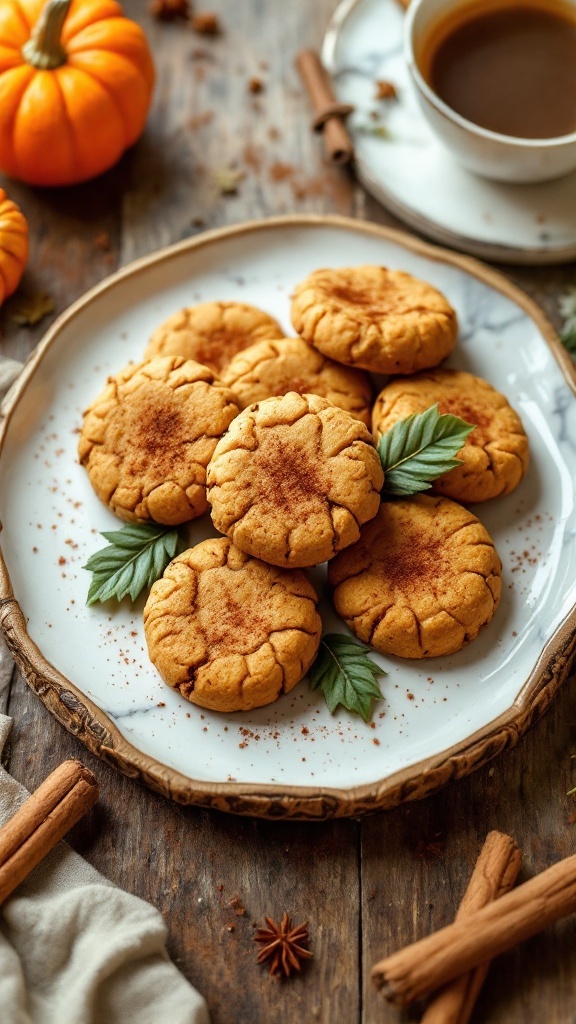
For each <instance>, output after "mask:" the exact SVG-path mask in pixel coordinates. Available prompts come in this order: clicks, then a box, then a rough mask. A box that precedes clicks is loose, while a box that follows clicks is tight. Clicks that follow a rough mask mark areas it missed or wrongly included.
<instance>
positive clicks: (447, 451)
mask: <svg viewBox="0 0 576 1024" xmlns="http://www.w3.org/2000/svg"><path fill="white" fill-rule="evenodd" d="M472 430H474V424H473V423H466V422H465V420H461V419H460V417H459V416H452V415H450V414H449V413H445V414H442V415H440V413H439V411H438V405H437V404H436V405H432V406H431V407H430V409H427V410H426V412H419V413H413V414H412V416H407V417H406V419H403V420H399V421H398V423H395V424H394V426H393V427H392V428H391V429H390V430H388V431H387V432H386V433H385V434H384V435H383V437H382V438H381V439H380V443H379V445H378V453H379V455H380V459H381V462H382V468H383V470H384V475H385V479H384V491H387V492H388V494H396V495H399V496H400V495H401V496H404V497H407V496H408V495H410V494H417V493H418V492H419V491H427V490H429V488H430V487H431V486H432V483H433V482H434V480H436V479H437V478H438V477H439V476H442V474H443V473H447V472H448V470H450V469H454V467H455V466H459V465H460V464H461V461H462V460H461V459H457V458H456V455H457V454H458V452H459V451H460V449H461V448H463V447H464V444H465V443H466V439H467V437H468V435H469V434H470V433H471V431H472Z"/></svg>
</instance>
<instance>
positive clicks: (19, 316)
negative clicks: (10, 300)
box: [12, 292, 56, 327]
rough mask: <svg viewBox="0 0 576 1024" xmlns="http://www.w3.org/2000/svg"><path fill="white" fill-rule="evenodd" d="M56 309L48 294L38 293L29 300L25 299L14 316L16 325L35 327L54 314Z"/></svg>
mask: <svg viewBox="0 0 576 1024" xmlns="http://www.w3.org/2000/svg"><path fill="white" fill-rule="evenodd" d="M55 308H56V305H55V302H54V299H53V298H52V296H51V295H48V292H38V293H37V294H36V295H32V296H31V297H30V298H29V299H24V300H23V301H22V302H21V303H20V305H19V306H18V307H17V309H16V312H15V313H14V314H13V316H12V320H13V321H14V323H15V324H19V325H20V326H21V327H34V326H35V324H39V323H40V321H41V320H43V319H44V317H45V316H48V315H49V314H50V313H53V312H54V310H55Z"/></svg>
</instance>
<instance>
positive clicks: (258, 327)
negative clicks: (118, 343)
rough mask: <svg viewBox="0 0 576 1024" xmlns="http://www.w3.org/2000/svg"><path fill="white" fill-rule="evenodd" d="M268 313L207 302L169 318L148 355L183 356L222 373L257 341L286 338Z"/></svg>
mask: <svg viewBox="0 0 576 1024" xmlns="http://www.w3.org/2000/svg"><path fill="white" fill-rule="evenodd" d="M283 335H284V332H283V331H282V329H281V328H280V325H279V324H277V323H276V320H274V319H273V318H272V317H271V316H269V315H268V313H264V312H263V311H262V310H261V309H256V307H255V306H247V305H246V304H245V303H243V302H203V303H201V304H200V305H199V306H189V307H188V308H187V309H181V310H180V311H179V312H178V313H174V315H173V316H171V317H168V320H165V321H164V323H163V324H161V325H160V327H158V328H157V330H156V331H154V334H153V335H152V337H151V339H150V342H149V345H148V348H147V349H146V351H145V353H144V355H145V357H146V359H151V358H152V357H153V356H183V357H184V359H195V360H196V361H197V362H198V363H202V364H203V365H204V366H209V367H210V369H211V370H214V371H215V372H216V373H218V374H219V373H220V371H221V370H222V367H223V366H226V365H227V363H229V362H230V360H231V359H232V357H233V356H235V355H236V353H237V352H240V351H241V350H242V349H243V348H248V346H249V345H253V344H254V343H255V342H257V341H262V340H264V339H267V338H282V337H283Z"/></svg>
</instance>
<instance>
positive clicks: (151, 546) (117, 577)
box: [82, 523, 180, 605]
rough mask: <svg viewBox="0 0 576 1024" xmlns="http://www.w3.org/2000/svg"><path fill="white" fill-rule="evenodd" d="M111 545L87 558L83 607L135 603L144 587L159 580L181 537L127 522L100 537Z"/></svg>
mask: <svg viewBox="0 0 576 1024" xmlns="http://www.w3.org/2000/svg"><path fill="white" fill-rule="evenodd" d="M102 536H103V537H105V538H106V540H109V541H110V544H109V546H108V547H106V548H101V549H100V551H96V552H95V553H94V554H93V555H91V556H90V558H89V559H88V561H87V562H86V565H84V566H83V567H82V568H83V569H87V570H88V571H89V572H91V573H92V580H91V582H90V588H89V590H88V597H87V600H86V604H88V605H91V604H96V602H97V601H100V602H103V601H109V600H110V599H111V598H112V597H115V598H116V600H117V601H121V600H122V598H123V597H126V595H127V594H129V595H130V600H131V601H135V600H136V598H137V597H138V594H140V592H141V591H142V590H144V588H145V587H148V588H150V587H151V586H152V584H153V583H154V582H155V580H157V579H159V578H160V576H161V575H162V573H163V572H164V569H165V568H166V566H167V565H168V562H170V561H171V559H172V558H174V555H175V554H176V549H177V547H178V541H179V539H180V535H179V532H178V530H177V529H174V527H171V526H152V525H149V524H147V523H129V524H128V525H127V526H125V527H124V528H123V529H122V530H113V531H108V532H107V533H103V534H102Z"/></svg>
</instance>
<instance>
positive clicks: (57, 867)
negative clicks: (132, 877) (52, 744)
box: [0, 715, 208, 1024]
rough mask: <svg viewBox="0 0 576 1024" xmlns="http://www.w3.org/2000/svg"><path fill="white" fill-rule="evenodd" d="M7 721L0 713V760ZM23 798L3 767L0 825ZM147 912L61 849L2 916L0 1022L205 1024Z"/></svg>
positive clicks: (160, 927)
mask: <svg viewBox="0 0 576 1024" xmlns="http://www.w3.org/2000/svg"><path fill="white" fill-rule="evenodd" d="M10 725H11V720H10V719H9V718H6V716H5V715H0V755H1V753H2V750H3V748H4V745H5V742H6V738H7V736H8V733H9V731H10ZM27 796H28V794H27V792H26V790H25V789H24V787H23V786H21V785H20V784H19V783H17V782H16V781H15V780H14V779H13V778H11V776H10V775H8V773H7V772H6V771H5V770H4V769H3V768H2V767H0V825H2V824H4V822H5V821H7V820H8V818H10V817H11V816H12V815H13V814H14V812H15V811H16V809H17V808H18V807H19V806H20V804H22V803H23V802H24V800H25V799H26V797H27ZM165 941H166V926H165V924H164V921H163V920H162V917H161V915H160V914H159V913H158V911H157V910H155V909H154V907H152V906H150V904H148V903H145V902H144V901H143V900H141V899H138V897H136V896H131V895H129V894H128V893H126V892H123V891H122V890H121V889H117V888H116V887H115V886H114V885H113V884H112V883H111V882H109V881H108V879H106V878H104V877H103V876H102V875H100V874H99V873H98V872H97V871H96V870H95V869H94V868H92V867H91V866H90V865H89V864H88V863H87V862H86V861H85V860H83V859H82V857H80V856H79V855H78V854H77V853H75V852H74V851H73V850H72V849H70V847H69V846H67V845H66V843H64V842H61V843H59V844H58V846H57V847H56V848H55V849H54V850H52V852H51V853H50V854H48V856H47V857H46V858H45V859H44V860H43V861H42V863H41V864H39V865H38V867H37V868H35V869H34V871H33V872H32V874H31V875H30V876H29V877H28V879H27V880H26V881H25V882H23V883H22V885H20V886H19V887H18V889H16V891H15V893H14V894H13V895H12V896H11V897H10V898H9V899H8V900H7V901H6V903H5V904H4V906H3V907H2V908H1V910H0V1020H1V1022H2V1024H208V1013H207V1010H206V1005H205V1003H204V1000H203V999H202V997H201V996H200V995H199V994H198V992H197V991H196V990H195V989H194V988H192V986H191V985H189V984H188V982H187V981H186V979H185V978H184V977H183V975H181V974H180V973H179V971H178V970H177V969H176V967H175V966H174V964H173V963H172V962H171V961H170V960H169V958H168V954H167V952H166V945H165Z"/></svg>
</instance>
